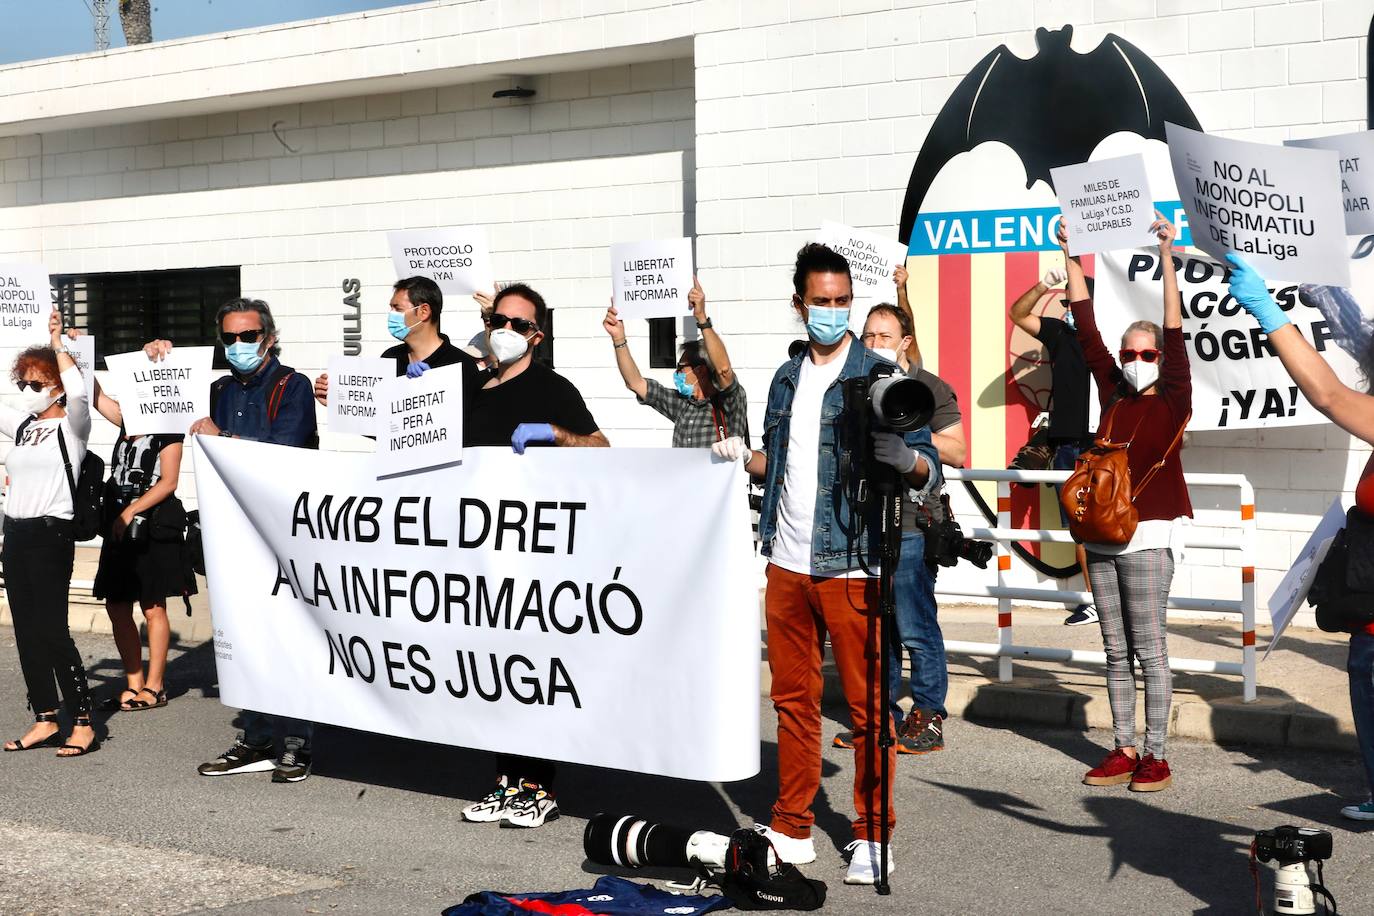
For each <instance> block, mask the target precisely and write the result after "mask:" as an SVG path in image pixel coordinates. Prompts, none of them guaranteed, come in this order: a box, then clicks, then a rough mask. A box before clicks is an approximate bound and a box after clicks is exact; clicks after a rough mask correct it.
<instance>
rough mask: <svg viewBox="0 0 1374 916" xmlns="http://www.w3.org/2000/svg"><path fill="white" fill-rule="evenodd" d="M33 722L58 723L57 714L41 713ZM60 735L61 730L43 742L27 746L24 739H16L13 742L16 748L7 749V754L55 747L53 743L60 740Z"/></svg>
mask: <svg viewBox="0 0 1374 916" xmlns="http://www.w3.org/2000/svg"><path fill="white" fill-rule="evenodd" d="M33 721H35V722H56V721H57V713H55V712H40V713H39V714H38V715H36V716H34V717H33ZM59 733H60V730H59V731H57V732H53V733H52V734H51V735H49V736H48V737H46V738H44V739H43V740H42V741H35V742H34V743H33V744H25V743H24V739H23V738H15V739H14V741H13V742H12V743H13V744H14V745H15V746H14V747H7V748H5V753H7V754H12V753H14V752H16V751H31V750H33V749H34V748H36V747H55V745H54V743H53V742H55V741H57V740H59V739H58V734H59Z"/></svg>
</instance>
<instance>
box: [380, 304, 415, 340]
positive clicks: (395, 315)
mask: <svg viewBox="0 0 1374 916" xmlns="http://www.w3.org/2000/svg"><path fill="white" fill-rule="evenodd" d="M406 311H411V310H410V309H407V310H406ZM386 329H387V330H388V331H390V332H391V336H392V337H394V338H396V339H397V340H405V339H406V335H407V334H409V333H410V332H411V331H413V330H415V327H414V326H413V325H408V324H406V313H405V312H396V311H391V312H387V313H386Z"/></svg>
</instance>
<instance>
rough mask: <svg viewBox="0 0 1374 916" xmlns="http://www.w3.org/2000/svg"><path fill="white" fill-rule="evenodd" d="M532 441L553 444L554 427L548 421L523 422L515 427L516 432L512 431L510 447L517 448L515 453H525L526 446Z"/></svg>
mask: <svg viewBox="0 0 1374 916" xmlns="http://www.w3.org/2000/svg"><path fill="white" fill-rule="evenodd" d="M531 442H547V443H549V444H550V445H552V444H553V427H552V426H550V425H549V424H548V423H521V424H520V425H519V426H517V427H515V432H513V433H511V437H510V447H511V448H513V449H515V454H517V455H523V454H525V448H526V446H528V445H529V444H530V443H531Z"/></svg>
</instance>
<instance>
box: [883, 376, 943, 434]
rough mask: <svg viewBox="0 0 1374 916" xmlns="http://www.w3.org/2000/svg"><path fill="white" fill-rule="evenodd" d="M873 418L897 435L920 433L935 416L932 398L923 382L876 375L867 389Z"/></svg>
mask: <svg viewBox="0 0 1374 916" xmlns="http://www.w3.org/2000/svg"><path fill="white" fill-rule="evenodd" d="M868 392H869V398H870V399H871V400H872V402H873V415H874V416H875V417H876V418H877V420H878V422H879V423H881V424H882V425H883V426H886V427H888V428H889V429H892V430H895V431H896V432H899V433H904V432H910V431H911V430H913V429H920V428H921V427H922V426H926V425H927V424H929V423H930V418H931V417H932V416H934V415H935V395H934V394H933V393H932V392H931V390H930V388H929V387H927V386H926V384H925V383H924V382H919V381H917V380H916V379H914V378H909V377H908V376H905V375H900V374H893V375H876V370H875V378H874V379H873V380H872V383H871V384H870V385H869V389H868Z"/></svg>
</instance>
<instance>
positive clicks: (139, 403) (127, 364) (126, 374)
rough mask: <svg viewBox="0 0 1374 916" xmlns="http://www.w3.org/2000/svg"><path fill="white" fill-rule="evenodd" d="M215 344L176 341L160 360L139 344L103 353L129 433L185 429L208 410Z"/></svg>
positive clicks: (206, 413) (154, 433)
mask: <svg viewBox="0 0 1374 916" xmlns="http://www.w3.org/2000/svg"><path fill="white" fill-rule="evenodd" d="M214 355H215V348H214V347H177V348H176V349H174V350H172V352H170V353H168V354H167V355H166V356H165V357H163V358H162V359H161V360H159V361H157V362H154V361H152V360H150V359H148V356H147V354H145V353H144V352H143V351H142V350H135V351H134V352H132V353H119V354H116V355H113V356H107V357H105V368H106V369H108V370H109V371H110V375H109V378H110V388H111V390H113V391H114V392H116V393H117V395H118V398H119V409H120V412H121V413H122V414H123V415H124V429H125V431H126V432H128V434H129V435H131V436H149V435H159V434H163V433H171V434H177V435H180V434H184V433H185V432H186V430H187V429H189V428H190V426H191V424H192V423H194V422H195V421H196V420H199V419H200V418H201V417H207V416H209V415H210V382H211V381H213V379H212V377H211V360H213V358H214Z"/></svg>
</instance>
